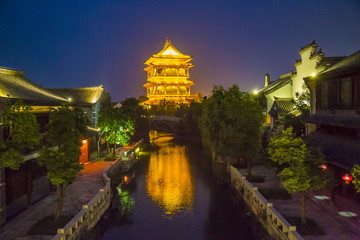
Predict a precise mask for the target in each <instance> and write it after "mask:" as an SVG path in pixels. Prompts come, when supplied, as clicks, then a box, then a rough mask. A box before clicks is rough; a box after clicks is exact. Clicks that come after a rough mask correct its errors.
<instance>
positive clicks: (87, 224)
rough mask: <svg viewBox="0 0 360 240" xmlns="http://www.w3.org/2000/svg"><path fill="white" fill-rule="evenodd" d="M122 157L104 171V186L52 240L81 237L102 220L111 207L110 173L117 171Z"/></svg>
mask: <svg viewBox="0 0 360 240" xmlns="http://www.w3.org/2000/svg"><path fill="white" fill-rule="evenodd" d="M120 162H121V161H120V159H117V160H116V161H115V162H114V163H111V164H110V166H109V167H108V168H107V169H106V170H104V171H103V173H102V176H101V177H102V180H103V182H104V183H105V186H104V188H101V189H99V192H98V193H97V194H96V195H95V197H94V198H93V199H91V200H90V201H89V202H88V204H86V205H83V208H82V209H81V210H80V212H79V213H78V214H76V215H75V216H74V217H73V218H72V219H71V220H70V222H69V223H68V224H66V225H65V226H64V227H63V228H59V229H58V232H57V234H56V235H55V236H54V237H53V238H52V240H72V239H78V238H81V237H79V236H81V234H82V233H83V232H85V231H87V230H89V229H91V228H93V227H94V226H95V225H96V223H97V222H98V221H99V220H100V218H101V216H102V215H103V214H104V213H105V211H106V210H107V209H108V208H109V206H110V203H111V184H110V182H111V180H110V178H109V177H108V175H110V174H111V172H113V171H115V170H114V169H115V168H117V167H118V166H119V164H120Z"/></svg>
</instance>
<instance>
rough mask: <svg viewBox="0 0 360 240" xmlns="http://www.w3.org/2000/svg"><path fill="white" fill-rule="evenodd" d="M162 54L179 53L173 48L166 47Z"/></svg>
mask: <svg viewBox="0 0 360 240" xmlns="http://www.w3.org/2000/svg"><path fill="white" fill-rule="evenodd" d="M162 55H179V54H178V53H177V52H175V51H174V49H172V48H168V49H166V50H165V51H164V52H163V53H162Z"/></svg>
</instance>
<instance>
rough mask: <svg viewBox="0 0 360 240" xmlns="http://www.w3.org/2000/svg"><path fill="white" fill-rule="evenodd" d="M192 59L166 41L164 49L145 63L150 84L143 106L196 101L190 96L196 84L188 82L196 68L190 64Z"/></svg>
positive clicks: (193, 96) (145, 85)
mask: <svg viewBox="0 0 360 240" xmlns="http://www.w3.org/2000/svg"><path fill="white" fill-rule="evenodd" d="M192 59H193V57H191V56H188V55H185V54H182V53H181V52H179V51H178V50H177V49H176V48H175V47H174V46H173V45H172V44H171V42H170V41H168V40H166V42H165V46H164V48H163V49H162V50H161V51H160V52H159V53H157V54H154V55H152V56H151V57H150V58H149V60H147V61H146V62H145V64H146V65H148V66H147V67H146V68H145V69H144V71H146V72H147V80H148V82H147V83H146V84H144V87H145V88H146V93H147V98H148V99H147V100H146V101H145V102H144V103H143V104H144V105H158V104H159V103H160V102H161V101H166V102H172V103H176V104H189V103H190V102H191V101H195V100H196V96H195V95H191V94H190V86H191V85H193V84H194V82H193V81H190V80H188V78H189V69H190V68H191V67H192V66H194V64H192V63H190V62H189V61H191V60H192Z"/></svg>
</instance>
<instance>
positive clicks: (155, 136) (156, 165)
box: [146, 131, 194, 217]
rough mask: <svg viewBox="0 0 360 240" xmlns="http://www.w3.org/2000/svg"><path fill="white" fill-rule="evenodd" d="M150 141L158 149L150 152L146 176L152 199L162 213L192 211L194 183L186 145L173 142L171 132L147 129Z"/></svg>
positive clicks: (148, 190) (187, 212)
mask: <svg viewBox="0 0 360 240" xmlns="http://www.w3.org/2000/svg"><path fill="white" fill-rule="evenodd" d="M150 138H151V139H152V142H153V143H155V144H156V145H158V146H161V149H160V150H159V151H158V152H157V153H156V154H152V155H151V157H150V161H149V169H148V172H147V175H146V188H147V192H148V195H149V196H150V197H151V199H152V200H153V201H154V202H155V203H156V204H157V205H158V206H160V207H161V208H162V209H163V210H164V213H165V216H167V217H171V216H173V215H174V214H176V213H185V214H191V209H192V202H193V196H194V182H193V177H192V174H191V166H190V164H189V159H188V157H187V155H186V153H185V151H186V150H185V146H175V145H174V144H172V142H171V140H172V135H171V134H167V133H158V132H156V131H151V132H150Z"/></svg>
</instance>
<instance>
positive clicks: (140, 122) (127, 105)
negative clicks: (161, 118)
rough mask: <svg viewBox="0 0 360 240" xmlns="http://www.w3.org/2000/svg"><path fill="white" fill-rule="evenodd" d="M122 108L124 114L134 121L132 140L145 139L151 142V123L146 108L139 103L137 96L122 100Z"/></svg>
mask: <svg viewBox="0 0 360 240" xmlns="http://www.w3.org/2000/svg"><path fill="white" fill-rule="evenodd" d="M121 108H122V109H123V112H124V114H125V115H128V116H129V117H130V119H131V120H132V121H133V123H134V134H133V135H132V136H131V140H133V141H139V140H140V139H144V141H145V142H149V141H150V137H149V131H150V123H149V117H148V113H147V111H146V109H144V108H143V107H142V106H140V105H139V101H138V100H137V99H136V98H127V99H125V100H124V101H123V102H121Z"/></svg>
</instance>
